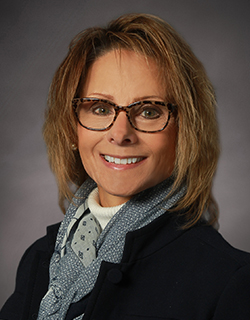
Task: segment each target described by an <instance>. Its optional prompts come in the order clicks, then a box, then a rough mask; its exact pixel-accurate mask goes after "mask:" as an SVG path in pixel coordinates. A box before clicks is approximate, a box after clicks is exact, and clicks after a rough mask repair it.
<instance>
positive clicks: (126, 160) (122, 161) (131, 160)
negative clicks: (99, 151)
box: [104, 155, 144, 164]
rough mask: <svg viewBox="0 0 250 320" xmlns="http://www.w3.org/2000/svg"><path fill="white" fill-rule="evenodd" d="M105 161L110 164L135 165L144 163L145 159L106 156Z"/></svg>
mask: <svg viewBox="0 0 250 320" xmlns="http://www.w3.org/2000/svg"><path fill="white" fill-rule="evenodd" d="M104 159H105V160H106V161H107V162H109V163H115V164H133V163H137V162H140V161H142V160H143V159H144V158H142V157H139V158H123V159H120V158H115V157H111V156H107V155H104Z"/></svg>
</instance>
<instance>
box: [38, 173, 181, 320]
mask: <svg viewBox="0 0 250 320" xmlns="http://www.w3.org/2000/svg"><path fill="white" fill-rule="evenodd" d="M172 184H173V179H172V178H171V177H170V178H168V179H166V180H165V181H163V182H161V183H160V184H158V185H157V186H155V187H152V188H149V189H147V190H144V191H142V192H140V193H139V194H137V195H135V196H134V197H133V198H132V199H131V200H129V201H128V202H127V203H126V204H125V205H123V206H122V208H121V209H120V210H119V211H118V212H117V213H116V214H115V215H114V217H113V218H112V219H111V220H110V221H109V223H108V224H107V226H106V227H105V229H104V230H103V231H102V233H101V235H100V237H99V238H98V240H97V243H96V255H97V258H96V259H95V260H94V261H92V262H91V263H90V264H89V265H88V266H87V267H84V265H83V264H82V262H81V261H80V259H79V258H78V257H77V255H76V254H75V252H74V251H73V250H72V248H71V245H70V241H65V239H67V238H68V237H69V235H68V234H67V230H69V225H70V224H72V223H74V222H75V220H76V219H79V218H80V216H82V212H83V211H84V210H85V209H86V207H85V203H86V202H85V200H86V199H87V198H88V195H89V193H90V192H91V191H92V190H93V189H94V188H95V187H96V184H95V182H94V181H93V180H91V179H88V180H87V181H85V182H84V184H83V185H82V186H81V187H80V188H79V189H78V191H77V193H76V195H75V198H74V203H75V204H71V205H70V206H69V208H68V210H67V213H66V215H65V218H64V220H63V222H62V223H61V226H60V229H59V231H58V235H57V240H56V244H55V251H54V254H53V256H52V258H51V262H50V283H49V290H48V292H47V294H46V295H45V296H44V298H43V299H42V302H41V304H40V310H39V315H38V320H42V319H46V320H56V319H64V318H65V316H66V314H67V311H68V309H69V306H70V304H71V303H75V302H77V301H79V300H80V299H82V298H83V297H84V296H86V295H87V294H88V293H90V292H91V291H92V289H93V287H94V285H95V282H96V279H97V276H98V273H99V269H100V265H101V262H102V261H103V260H104V261H107V262H111V263H119V262H120V261H121V259H122V255H123V249H124V244H125V237H126V234H127V233H128V232H129V231H134V230H137V229H140V228H142V227H144V226H146V225H147V224H149V223H150V222H152V221H153V220H154V219H156V218H157V217H159V216H161V215H162V214H164V213H166V211H167V210H168V209H170V208H171V207H173V206H174V205H175V204H176V203H177V201H178V200H179V199H180V198H181V197H182V196H183V195H184V193H185V190H186V188H185V187H182V188H181V189H179V190H178V191H176V192H175V193H173V194H172V195H171V196H170V197H168V198H167V199H166V197H167V196H168V194H169V192H170V190H171V187H172ZM80 206H83V209H82V211H81V214H80V213H79V210H78V209H79V207H80ZM77 215H78V217H77ZM81 318H82V316H80V317H77V320H78V319H81Z"/></svg>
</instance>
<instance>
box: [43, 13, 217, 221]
mask: <svg viewBox="0 0 250 320" xmlns="http://www.w3.org/2000/svg"><path fill="white" fill-rule="evenodd" d="M114 50H115V52H121V51H124V50H127V51H132V52H134V53H136V54H137V55H138V56H143V57H145V58H146V60H148V62H149V61H154V63H155V65H156V66H157V68H158V71H159V83H161V85H162V87H163V90H164V94H165V96H164V100H165V101H167V102H169V103H172V104H174V105H177V112H176V113H175V115H174V116H175V124H176V127H177V131H178V137H177V141H176V157H175V165H174V170H173V175H174V176H175V181H176V183H175V187H178V186H180V184H182V183H183V182H184V181H185V183H186V184H187V194H186V196H185V197H184V198H183V200H182V202H181V203H180V205H179V206H178V208H183V207H188V208H189V215H187V217H188V219H189V221H193V222H194V221H196V220H198V219H199V217H200V215H201V212H202V211H203V210H204V208H207V207H209V205H210V204H212V205H213V204H214V202H213V200H212V198H211V185H212V178H213V176H214V173H215V169H216V165H217V160H218V154H219V147H218V130H217V122H216V116H215V97H214V92H213V88H212V86H211V84H210V82H209V80H208V78H207V76H206V73H205V71H204V68H203V66H202V64H201V63H200V62H199V60H198V59H197V58H196V57H195V55H194V54H193V52H192V51H191V49H190V48H189V46H188V45H187V44H186V42H185V41H184V40H183V39H182V38H181V37H180V36H179V35H178V33H177V32H176V31H175V30H174V29H173V28H172V27H171V26H169V25H168V24H167V23H166V22H164V21H162V20H161V19H159V18H157V17H154V16H151V15H144V14H129V15H124V16H122V17H120V18H118V19H117V20H114V21H113V22H111V23H110V24H109V25H108V26H107V27H106V28H92V29H87V30H85V31H83V32H81V33H80V34H78V35H77V36H76V37H75V38H74V39H73V41H72V42H71V45H70V49H69V53H68V55H67V57H66V58H65V60H64V61H63V62H62V64H61V65H60V67H59V68H58V70H57V72H56V74H55V76H54V79H53V82H52V85H51V90H50V95H49V108H48V110H47V114H46V122H45V126H44V137H45V141H46V144H47V148H48V154H49V160H50V163H51V167H52V170H53V171H54V172H55V174H56V176H57V179H58V185H59V194H60V204H61V206H62V203H63V200H64V199H65V198H68V199H69V200H70V199H71V198H72V193H71V192H70V189H69V185H70V184H71V183H74V184H76V185H80V184H81V183H82V182H83V181H84V179H85V178H86V177H87V174H86V172H85V170H84V168H83V166H82V163H81V159H80V155H79V152H78V151H74V150H72V144H73V143H74V144H78V130H77V126H78V125H77V120H76V117H75V114H74V112H73V109H72V104H71V101H72V99H73V98H74V97H82V93H83V91H84V86H85V84H86V79H87V76H88V73H89V70H90V68H91V66H93V64H94V63H95V62H96V61H97V60H98V59H99V58H100V57H103V56H105V55H107V53H109V52H111V51H114ZM103 81H105V77H104V79H103ZM166 130H167V128H166ZM145 134H146V133H145ZM151 135H152V136H153V135H154V133H152V134H151Z"/></svg>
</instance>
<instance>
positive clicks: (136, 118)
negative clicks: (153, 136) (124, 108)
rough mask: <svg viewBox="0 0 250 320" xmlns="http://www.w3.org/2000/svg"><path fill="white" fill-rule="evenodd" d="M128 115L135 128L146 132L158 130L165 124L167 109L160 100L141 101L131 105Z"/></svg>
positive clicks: (167, 117) (167, 115)
mask: <svg viewBox="0 0 250 320" xmlns="http://www.w3.org/2000/svg"><path fill="white" fill-rule="evenodd" d="M129 116H130V120H131V122H132V123H133V125H134V126H135V127H136V128H137V129H139V130H142V131H148V132H150V131H158V130H161V129H163V128H164V127H165V126H166V123H167V122H168V119H169V110H168V107H167V106H166V105H165V104H164V103H162V102H157V101H154V102H152V101H148V102H141V103H138V104H135V105H134V106H132V107H131V109H130V114H129Z"/></svg>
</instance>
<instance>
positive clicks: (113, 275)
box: [107, 269, 122, 284]
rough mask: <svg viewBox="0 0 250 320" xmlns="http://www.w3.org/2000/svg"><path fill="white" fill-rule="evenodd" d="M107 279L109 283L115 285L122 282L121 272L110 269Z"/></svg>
mask: <svg viewBox="0 0 250 320" xmlns="http://www.w3.org/2000/svg"><path fill="white" fill-rule="evenodd" d="M107 277H108V280H109V281H110V282H112V283H114V284H117V283H119V282H121V281H122V272H121V271H120V270H118V269H111V270H109V272H108V275H107Z"/></svg>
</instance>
